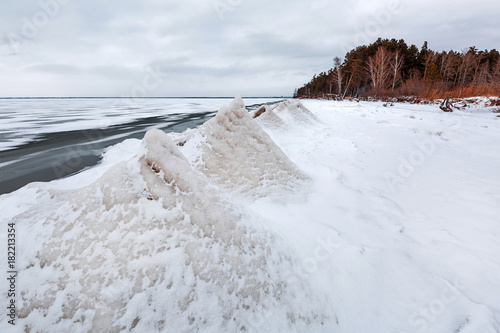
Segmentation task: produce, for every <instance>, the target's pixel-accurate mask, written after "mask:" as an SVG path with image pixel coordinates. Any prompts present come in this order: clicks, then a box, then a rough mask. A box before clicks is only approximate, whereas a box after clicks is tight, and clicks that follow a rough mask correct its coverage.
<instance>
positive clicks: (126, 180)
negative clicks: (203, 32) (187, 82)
mask: <svg viewBox="0 0 500 333" xmlns="http://www.w3.org/2000/svg"><path fill="white" fill-rule="evenodd" d="M198 131H199V133H198V134H201V135H202V136H203V138H205V140H206V141H203V142H202V145H201V146H200V152H201V155H200V156H201V158H202V161H203V163H202V164H197V165H193V164H192V163H190V161H189V160H188V159H187V158H186V157H185V156H184V155H183V154H182V152H181V151H180V149H179V148H187V147H186V146H184V147H181V146H179V145H177V144H176V143H175V142H174V141H173V140H172V138H171V137H170V136H169V135H167V134H165V133H164V132H162V131H160V130H150V131H149V132H147V133H146V135H145V137H144V139H143V141H142V143H141V148H140V149H139V152H138V154H137V155H136V157H134V158H132V159H130V160H128V161H122V162H120V163H118V164H117V165H115V166H113V167H111V168H110V169H109V170H107V171H106V172H105V173H104V175H102V177H100V178H99V179H98V180H97V181H95V182H94V183H92V184H90V185H88V186H85V187H83V188H82V189H80V190H76V191H74V190H71V191H70V190H57V191H56V192H57V193H59V195H58V196H57V197H56V198H54V197H53V196H52V197H51V198H52V199H50V200H53V201H54V200H57V203H55V204H54V206H55V207H54V209H53V211H52V213H50V214H47V217H46V218H45V219H44V221H43V224H42V225H43V228H42V230H40V229H38V230H39V231H38V232H39V235H38V239H39V240H41V239H43V242H42V243H41V244H39V245H38V244H34V246H33V247H32V248H30V249H27V250H26V252H25V253H24V258H25V259H26V260H25V262H26V264H25V266H24V267H23V268H22V269H20V272H19V275H20V276H22V277H24V280H23V281H22V283H20V284H19V288H20V295H21V297H20V307H19V309H20V310H19V320H20V322H21V323H22V325H24V326H25V327H26V328H27V330H28V331H32V332H35V331H44V332H48V331H88V332H103V331H107V332H114V331H123V330H126V331H129V330H132V329H135V330H137V331H143V332H145V331H179V332H183V331H198V330H203V331H214V332H215V331H231V332H236V331H243V332H245V331H259V330H262V329H263V327H262V325H263V324H264V323H266V324H265V325H266V327H265V329H268V328H270V327H269V324H268V323H267V322H269V321H271V322H273V325H272V327H275V330H283V329H285V328H288V329H293V330H300V329H305V328H306V327H309V328H312V327H316V328H318V329H319V328H321V327H322V326H323V325H324V323H325V322H326V321H327V320H329V318H330V316H331V313H329V312H328V311H325V309H326V305H325V304H323V303H322V302H323V301H324V298H322V297H321V296H318V295H315V293H314V292H313V291H312V289H311V287H310V286H309V282H308V281H307V277H306V276H305V274H304V273H303V272H301V270H300V269H299V268H298V264H297V261H298V259H297V258H295V257H294V254H293V253H294V252H293V251H292V250H290V249H289V248H288V247H287V246H286V245H285V243H284V242H283V241H282V240H280V237H279V236H278V235H276V234H275V233H273V232H272V231H271V230H270V229H269V228H267V227H266V221H265V220H264V219H263V218H261V217H260V216H259V215H257V214H255V213H253V212H250V211H248V210H246V209H245V208H244V207H241V206H238V205H236V204H235V203H233V202H230V201H229V200H227V197H228V196H229V194H225V190H226V189H227V190H230V193H231V195H238V193H240V194H241V195H246V194H247V192H252V191H253V192H252V193H254V194H259V195H265V194H266V192H265V191H278V192H277V193H286V192H287V191H288V190H290V189H291V188H292V186H294V189H296V190H298V189H299V186H300V182H301V181H304V180H305V179H306V178H307V177H306V176H304V175H303V174H302V173H301V171H300V170H299V169H298V168H297V167H296V166H295V165H293V163H292V162H291V161H290V160H289V159H288V157H287V156H286V155H285V154H284V153H283V152H282V151H281V149H280V148H279V147H277V146H276V145H275V144H274V142H273V141H272V140H271V139H270V138H269V136H268V135H267V134H266V133H265V132H264V131H263V130H262V129H261V128H260V127H259V126H258V125H257V123H255V121H254V120H253V119H252V118H251V117H250V116H249V114H248V112H247V111H246V110H245V109H244V105H243V103H242V101H241V100H240V99H236V100H235V101H234V102H233V103H232V104H231V105H230V106H229V107H224V108H222V109H221V110H220V111H219V113H218V114H217V116H216V117H215V118H214V119H213V120H211V121H209V122H207V123H206V124H205V125H203V126H202V127H201V128H200V129H199V130H198ZM184 150H186V149H184ZM234 185H235V186H234ZM49 191H54V190H49ZM267 193H268V194H270V193H271V192H267ZM65 194H66V195H67V198H66V200H64V199H63V198H64V196H65ZM48 200H49V199H48ZM50 200H49V201H50ZM56 207H57V208H56ZM21 218H22V217H21ZM33 218H35V217H33ZM19 223H22V221H21V220H20V221H19ZM34 223H36V222H34ZM39 223H40V222H39ZM33 230H36V228H33ZM305 299H309V300H311V302H303V300H305ZM322 300H323V301H322Z"/></svg>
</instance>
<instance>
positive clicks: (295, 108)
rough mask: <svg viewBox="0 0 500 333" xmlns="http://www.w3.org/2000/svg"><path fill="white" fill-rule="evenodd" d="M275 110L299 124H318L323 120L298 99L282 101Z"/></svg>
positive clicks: (279, 114) (287, 119)
mask: <svg viewBox="0 0 500 333" xmlns="http://www.w3.org/2000/svg"><path fill="white" fill-rule="evenodd" d="M273 111H274V112H275V113H276V114H277V115H278V116H280V117H281V118H282V119H284V120H285V121H286V122H291V123H294V124H299V125H317V124H318V123H321V120H320V119H319V118H318V117H317V116H316V115H315V114H314V113H312V112H311V111H309V109H307V108H306V107H305V106H304V105H303V104H302V102H300V101H298V100H287V101H285V102H281V103H279V104H278V105H277V106H276V107H275V108H274V109H273Z"/></svg>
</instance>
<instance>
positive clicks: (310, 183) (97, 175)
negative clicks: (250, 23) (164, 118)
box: [0, 98, 500, 333]
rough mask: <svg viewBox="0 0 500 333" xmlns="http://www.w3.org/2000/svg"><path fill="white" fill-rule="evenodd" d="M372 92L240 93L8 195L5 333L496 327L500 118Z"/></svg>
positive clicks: (1, 318)
mask: <svg viewBox="0 0 500 333" xmlns="http://www.w3.org/2000/svg"><path fill="white" fill-rule="evenodd" d="M382 104H383V103H377V102H361V103H356V102H350V101H346V102H334V101H316V100H307V101H300V102H299V101H295V100H290V101H287V102H284V103H280V104H279V105H275V106H270V107H269V106H268V107H265V112H264V113H262V114H260V115H259V116H258V117H257V118H255V119H254V118H253V116H255V113H253V114H248V113H247V112H246V111H245V109H244V104H243V102H242V101H241V99H239V98H237V99H235V100H234V101H233V102H232V103H231V105H229V106H226V107H223V108H221V110H220V111H219V113H218V114H217V116H216V117H215V118H213V119H211V120H210V121H208V122H207V123H205V124H204V125H202V126H200V127H199V128H197V129H194V130H190V131H187V132H185V133H181V134H168V135H167V134H165V133H163V132H161V131H159V130H151V131H149V132H148V133H147V134H146V136H145V138H144V139H143V140H142V141H140V140H127V141H125V142H123V143H121V144H118V145H116V146H114V147H112V148H110V149H108V150H107V151H106V152H105V154H104V158H103V163H102V164H101V165H99V166H97V167H95V168H91V169H89V170H87V171H84V172H82V173H80V174H78V175H76V176H73V177H69V178H66V179H61V180H58V181H53V182H49V183H33V184H30V185H28V186H26V187H24V188H22V189H20V190H18V191H16V192H13V193H10V194H6V195H2V196H0V209H1V211H2V216H1V217H0V222H1V223H2V225H3V226H4V227H3V228H2V230H1V231H0V243H2V244H6V238H7V236H6V231H7V223H11V222H15V223H16V228H17V232H16V233H17V270H18V280H17V305H18V315H19V318H18V321H17V325H16V326H15V327H12V326H11V325H9V324H8V322H7V320H8V319H9V318H8V317H7V316H6V313H5V311H3V312H1V313H0V331H1V332H24V331H27V332H113V331H117V332H118V331H132V332H197V331H198V332H238V331H241V332H345V333H352V332H360V333H364V332H397V333H404V332H408V333H409V332H450V333H473V332H474V333H475V332H499V331H500V298H499V297H498V295H500V256H499V254H500V241H499V239H500V217H499V216H500V175H499V173H498V167H499V165H500V150H499V149H498V141H499V139H500V118H499V117H497V116H496V114H493V113H492V112H491V110H490V108H485V107H482V106H481V105H479V106H477V107H475V108H468V109H465V110H464V111H455V112H453V113H444V112H442V111H441V110H439V108H438V107H437V106H436V105H412V104H405V103H395V106H393V107H383V106H382ZM0 265H1V267H7V259H6V257H5V256H2V257H1V258H0ZM0 287H1V291H0V292H1V294H2V299H4V300H6V299H7V293H6V290H7V289H8V288H7V281H6V280H5V279H2V282H1V284H0Z"/></svg>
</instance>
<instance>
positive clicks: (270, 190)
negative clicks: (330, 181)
mask: <svg viewBox="0 0 500 333" xmlns="http://www.w3.org/2000/svg"><path fill="white" fill-rule="evenodd" d="M294 112H296V111H294ZM297 113H299V112H298V111H297ZM270 117H272V116H270ZM181 141H182V145H183V148H185V149H186V148H187V147H189V148H188V149H191V151H193V152H195V153H194V154H191V155H190V161H191V163H192V164H193V165H195V166H196V167H197V168H198V169H199V170H200V171H201V172H203V173H204V174H205V175H206V176H207V177H208V178H210V179H211V180H212V181H213V182H215V183H216V184H218V185H220V186H222V187H224V188H225V189H227V190H230V191H233V192H236V193H239V194H247V195H250V196H253V197H256V198H257V197H267V196H271V195H275V196H279V197H281V196H283V195H286V194H290V193H294V192H296V190H297V189H299V188H300V186H301V183H302V182H303V181H304V180H306V179H307V177H306V176H305V175H304V174H303V173H302V172H301V171H300V170H299V169H297V167H296V166H295V165H294V164H293V163H292V162H291V161H290V159H289V158H288V156H286V155H285V154H284V153H283V151H282V150H281V149H280V148H279V147H278V146H277V145H276V143H274V142H273V140H272V139H271V138H270V137H269V135H268V134H267V133H266V132H264V130H263V129H262V128H261V127H260V126H259V124H258V123H257V122H256V121H255V120H254V119H252V116H251V115H250V114H249V113H248V111H247V110H246V109H245V105H244V104H243V101H242V100H241V99H240V98H236V99H235V100H234V101H233V102H232V103H231V105H229V106H225V107H223V108H221V109H220V111H219V112H218V113H217V115H216V116H215V117H214V118H212V119H211V120H209V121H207V122H206V123H205V124H203V125H202V126H201V128H200V129H199V130H196V131H195V133H194V134H192V135H191V137H189V136H188V137H187V138H184V139H183V140H181Z"/></svg>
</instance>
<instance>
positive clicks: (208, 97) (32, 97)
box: [0, 96, 293, 99]
mask: <svg viewBox="0 0 500 333" xmlns="http://www.w3.org/2000/svg"><path fill="white" fill-rule="evenodd" d="M235 97H236V96H217V97H211V96H194V97H186V96H177V97H165V96H160V97H115V96H106V97H97V96H67V97H61V96H49V97H42V96H31V97H27V96H24V97H0V99H231V98H235ZM241 98H247V99H251V98H293V96H267V97H265V96H242V97H241Z"/></svg>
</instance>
